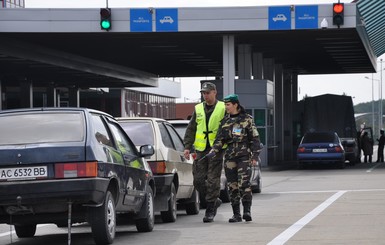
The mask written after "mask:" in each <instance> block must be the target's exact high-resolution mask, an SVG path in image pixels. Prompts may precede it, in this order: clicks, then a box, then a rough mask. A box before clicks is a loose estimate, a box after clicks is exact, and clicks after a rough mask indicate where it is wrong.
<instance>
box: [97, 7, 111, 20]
mask: <svg viewBox="0 0 385 245" xmlns="http://www.w3.org/2000/svg"><path fill="white" fill-rule="evenodd" d="M100 17H102V18H104V19H107V18H110V17H111V9H109V8H103V9H100Z"/></svg>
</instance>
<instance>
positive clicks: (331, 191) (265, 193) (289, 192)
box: [263, 188, 385, 195]
mask: <svg viewBox="0 0 385 245" xmlns="http://www.w3.org/2000/svg"><path fill="white" fill-rule="evenodd" d="M339 191H345V192H361V191H362V192H368V191H385V189H383V188H382V189H360V190H320V191H274V192H264V193H263V195H274V194H308V193H336V192H339Z"/></svg>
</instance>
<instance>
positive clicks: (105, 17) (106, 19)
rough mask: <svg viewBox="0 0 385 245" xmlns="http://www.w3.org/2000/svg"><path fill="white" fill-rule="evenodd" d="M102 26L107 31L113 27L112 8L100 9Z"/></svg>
mask: <svg viewBox="0 0 385 245" xmlns="http://www.w3.org/2000/svg"><path fill="white" fill-rule="evenodd" d="M100 28H101V29H102V30H106V31H108V30H109V29H111V9H110V8H101V9H100Z"/></svg>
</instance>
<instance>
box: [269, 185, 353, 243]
mask: <svg viewBox="0 0 385 245" xmlns="http://www.w3.org/2000/svg"><path fill="white" fill-rule="evenodd" d="M346 192H347V191H339V192H337V193H335V194H334V195H333V196H331V197H329V198H328V199H327V200H326V201H324V202H323V203H321V204H320V205H318V207H316V208H315V209H313V210H312V211H310V212H309V213H308V214H306V215H305V216H304V217H303V218H301V219H300V220H298V221H297V222H295V223H294V224H293V225H291V226H290V227H289V228H287V229H286V230H285V231H284V232H282V233H281V234H279V235H278V236H277V237H276V238H274V239H273V240H272V241H271V242H269V243H268V245H278V244H285V242H287V241H288V240H289V239H290V238H291V237H293V236H294V235H295V234H296V233H297V232H298V231H300V230H301V229H302V228H303V227H304V226H305V225H306V224H307V223H309V222H310V221H312V220H313V219H314V218H315V217H317V216H318V215H319V214H320V213H321V212H322V211H324V210H325V209H326V208H327V207H329V206H330V205H331V204H332V203H333V202H335V201H336V200H337V199H338V198H340V197H341V196H342V195H343V194H345V193H346Z"/></svg>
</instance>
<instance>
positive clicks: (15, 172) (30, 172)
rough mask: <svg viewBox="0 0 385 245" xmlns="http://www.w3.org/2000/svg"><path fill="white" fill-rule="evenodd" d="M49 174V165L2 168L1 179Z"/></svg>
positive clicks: (37, 176) (32, 177)
mask: <svg viewBox="0 0 385 245" xmlns="http://www.w3.org/2000/svg"><path fill="white" fill-rule="evenodd" d="M47 176H48V173H47V166H39V167H20V168H1V169H0V180H17V179H36V178H44V177H47Z"/></svg>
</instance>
